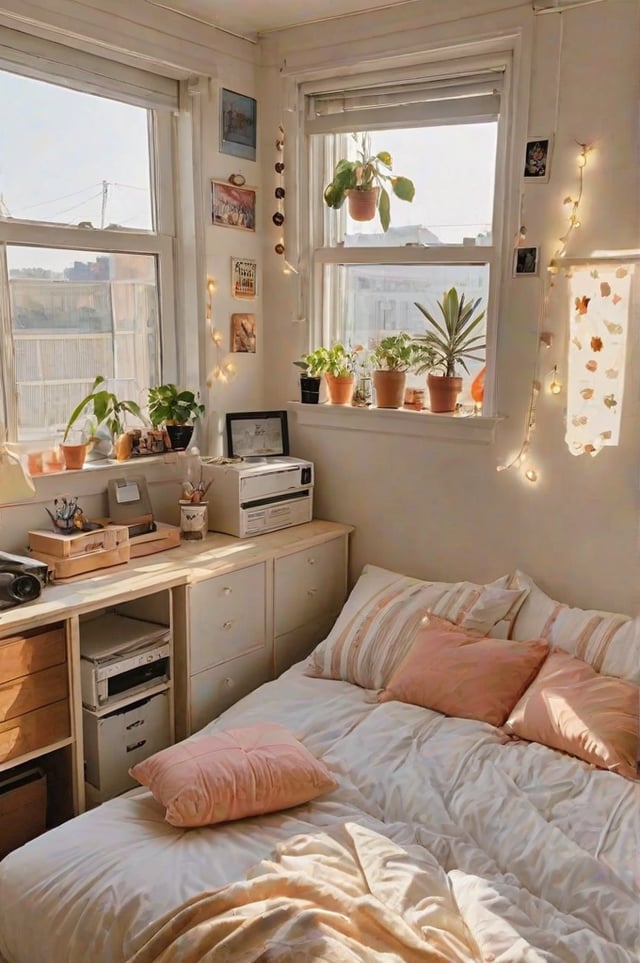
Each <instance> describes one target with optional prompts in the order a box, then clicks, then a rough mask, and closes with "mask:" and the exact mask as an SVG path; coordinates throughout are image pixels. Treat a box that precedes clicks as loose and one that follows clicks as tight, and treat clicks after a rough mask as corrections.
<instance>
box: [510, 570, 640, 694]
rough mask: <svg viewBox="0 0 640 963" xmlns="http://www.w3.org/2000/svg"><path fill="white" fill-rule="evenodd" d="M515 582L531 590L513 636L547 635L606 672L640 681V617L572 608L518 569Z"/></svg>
mask: <svg viewBox="0 0 640 963" xmlns="http://www.w3.org/2000/svg"><path fill="white" fill-rule="evenodd" d="M512 585H513V586H515V587H519V588H524V589H526V590H527V597H526V601H525V602H524V603H523V605H522V606H521V608H520V609H519V611H518V613H517V615H516V618H515V621H514V623H513V628H512V630H511V638H512V639H517V640H519V641H526V640H528V639H545V640H546V641H547V642H548V643H549V644H550V645H551V646H553V647H554V648H558V649H562V650H563V651H564V652H567V653H568V654H569V655H572V656H574V657H575V658H577V659H581V660H582V661H583V662H587V663H588V664H589V665H591V666H593V668H594V669H595V670H596V672H600V673H601V674H602V675H611V676H614V677H615V678H617V679H626V680H627V681H628V682H635V683H636V685H638V684H640V618H631V617H630V616H628V615H621V614H619V613H617V612H601V611H598V610H597V609H578V608H571V606H569V605H565V604H564V603H563V602H557V601H555V599H552V598H550V597H549V596H548V595H546V594H545V593H544V592H543V591H542V589H540V588H538V586H537V585H536V583H535V582H534V581H533V579H532V578H531V576H529V575H527V574H526V573H525V572H521V571H516V573H515V576H514V578H513V581H512Z"/></svg>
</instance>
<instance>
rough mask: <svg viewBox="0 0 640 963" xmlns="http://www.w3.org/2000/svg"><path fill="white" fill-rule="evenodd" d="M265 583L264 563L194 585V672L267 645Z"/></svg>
mask: <svg viewBox="0 0 640 963" xmlns="http://www.w3.org/2000/svg"><path fill="white" fill-rule="evenodd" d="M265 585H266V576H265V566H264V565H263V564H260V565H252V566H250V567H249V568H244V569H240V570H239V571H237V572H230V573H229V574H228V575H217V576H215V578H210V579H207V581H206V582H198V583H197V584H195V585H192V586H191V587H190V589H189V608H190V632H191V650H190V654H191V669H190V674H191V675H195V673H197V672H202V670H203V669H209V668H211V667H212V666H214V665H218V664H219V663H220V662H226V661H228V660H229V659H233V658H235V657H236V656H239V655H243V654H245V653H249V652H254V651H257V652H260V650H261V649H263V648H264V647H265V645H266V639H267V631H266V588H265Z"/></svg>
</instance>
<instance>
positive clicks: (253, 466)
mask: <svg viewBox="0 0 640 963" xmlns="http://www.w3.org/2000/svg"><path fill="white" fill-rule="evenodd" d="M202 478H203V481H205V482H209V481H210V482H211V487H210V489H209V496H208V501H209V510H208V518H209V521H208V528H209V531H210V532H225V533H226V534H228V535H237V536H238V537H239V538H246V537H247V536H249V535H260V534H262V533H264V532H274V531H277V530H278V529H280V528H288V527H289V526H291V525H301V524H302V523H303V522H310V521H311V519H312V518H313V464H312V462H310V461H305V460H304V459H302V458H293V457H291V456H288V455H280V456H276V457H270V458H266V459H261V460H259V461H250V460H243V461H239V460H235V461H233V460H231V459H225V458H221V459H217V460H214V461H212V462H209V463H207V461H206V460H205V461H204V462H203V465H202Z"/></svg>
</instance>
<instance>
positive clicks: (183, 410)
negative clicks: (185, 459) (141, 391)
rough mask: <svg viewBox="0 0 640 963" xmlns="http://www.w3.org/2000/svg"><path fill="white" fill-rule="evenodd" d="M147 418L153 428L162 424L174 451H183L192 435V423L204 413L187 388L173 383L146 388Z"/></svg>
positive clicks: (193, 393)
mask: <svg viewBox="0 0 640 963" xmlns="http://www.w3.org/2000/svg"><path fill="white" fill-rule="evenodd" d="M148 403H149V419H150V421H151V424H152V425H153V426H154V428H160V427H162V426H164V427H165V428H166V430H167V434H168V436H169V441H170V442H171V447H172V448H173V449H174V450H175V451H183V450H184V449H185V448H186V447H187V445H188V444H189V442H190V441H191V436H192V435H193V423H194V422H195V421H197V419H198V418H200V417H201V416H202V415H203V414H204V405H202V404H200V402H199V401H198V396H197V394H196V393H195V392H193V391H191V390H190V389H189V388H178V387H176V385H174V384H166V385H157V386H156V387H155V388H149V390H148Z"/></svg>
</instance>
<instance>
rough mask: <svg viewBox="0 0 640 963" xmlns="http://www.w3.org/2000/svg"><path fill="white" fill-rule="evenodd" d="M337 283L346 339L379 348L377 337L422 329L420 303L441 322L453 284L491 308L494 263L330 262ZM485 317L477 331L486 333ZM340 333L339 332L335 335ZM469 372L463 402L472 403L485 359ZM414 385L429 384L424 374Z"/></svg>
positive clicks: (471, 364) (411, 380)
mask: <svg viewBox="0 0 640 963" xmlns="http://www.w3.org/2000/svg"><path fill="white" fill-rule="evenodd" d="M326 270H327V271H328V272H330V274H331V273H333V277H331V281H332V282H333V283H332V286H334V287H336V288H337V290H338V291H339V290H340V289H342V290H344V295H345V297H344V303H345V307H346V314H345V324H344V335H343V337H344V340H345V343H347V344H351V345H358V344H362V345H365V346H368V347H371V348H372V347H374V346H375V343H376V341H378V340H379V339H380V338H382V337H384V336H385V335H387V334H389V333H391V332H394V331H410V332H413V333H415V334H421V333H423V332H424V331H425V330H426V329H427V327H428V322H427V320H426V318H425V317H424V315H423V314H422V313H421V312H420V311H419V310H418V308H417V307H416V306H415V302H416V301H417V302H418V303H419V304H422V305H424V307H425V308H426V309H427V311H429V313H430V314H432V315H433V316H434V317H435V318H436V319H437V320H440V317H441V314H440V309H439V308H438V301H440V300H441V299H442V295H443V294H444V292H445V291H446V290H448V289H449V288H451V287H454V286H455V287H456V288H457V289H458V292H459V294H464V296H465V300H466V301H475V300H476V299H477V298H481V302H480V305H479V308H478V310H483V309H486V306H487V300H488V296H489V266H488V265H486V264H481V265H477V264H473V265H447V264H437V265H436V264H429V265H388V264H385V265H382V264H367V265H364V264H349V265H338V266H337V265H329V266H327V268H326ZM485 331H486V318H485V320H484V321H483V322H482V323H481V324H480V325H479V326H478V328H476V329H475V331H474V334H478V335H483V334H484V333H485ZM336 336H337V337H341V336H340V335H338V334H337V335H336ZM467 367H468V368H469V376H468V377H467V375H466V373H465V372H464V371H460V374H461V375H463V378H464V382H463V393H462V395H461V397H460V399H459V400H460V402H461V403H462V404H468V403H470V402H471V395H470V386H471V381H472V379H473V376H474V375H475V374H476V373H477V372H478V371H479V370H480V368H482V363H479V362H474V361H469V362H467ZM408 383H409V384H416V385H417V384H424V375H422V376H415V375H414V376H411V377H410V378H409V380H408Z"/></svg>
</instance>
